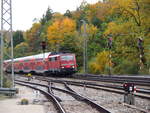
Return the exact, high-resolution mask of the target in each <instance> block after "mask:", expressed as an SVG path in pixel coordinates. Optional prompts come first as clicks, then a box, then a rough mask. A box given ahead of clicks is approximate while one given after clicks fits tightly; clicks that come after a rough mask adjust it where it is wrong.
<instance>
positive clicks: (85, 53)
mask: <svg viewBox="0 0 150 113" xmlns="http://www.w3.org/2000/svg"><path fill="white" fill-rule="evenodd" d="M81 22H83V26H84V32H83V37H84V41H83V71H84V73H87V34H86V22H85V20H81Z"/></svg>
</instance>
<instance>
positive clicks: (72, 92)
mask: <svg viewBox="0 0 150 113" xmlns="http://www.w3.org/2000/svg"><path fill="white" fill-rule="evenodd" d="M17 81H20V82H24V83H28V84H34V85H40V86H47V87H48V85H43V84H39V83H31V82H27V81H21V80H17ZM65 86H66V85H65ZM51 88H52V89H54V90H58V91H62V92H65V93H68V94H70V95H71V96H72V97H74V98H75V99H77V100H78V101H84V102H86V103H87V104H90V105H91V106H92V107H95V108H96V109H97V110H98V111H100V112H102V113H111V112H109V111H108V110H106V109H105V108H104V107H102V106H100V105H98V104H96V103H95V102H93V101H91V100H90V99H88V98H86V97H84V96H81V95H79V94H77V93H76V92H74V91H69V90H65V89H61V88H56V87H53V86H51Z"/></svg>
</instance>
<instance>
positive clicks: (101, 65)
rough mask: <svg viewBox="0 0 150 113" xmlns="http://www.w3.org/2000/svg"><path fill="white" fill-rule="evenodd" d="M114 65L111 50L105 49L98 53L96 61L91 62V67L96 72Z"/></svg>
mask: <svg viewBox="0 0 150 113" xmlns="http://www.w3.org/2000/svg"><path fill="white" fill-rule="evenodd" d="M109 65H110V66H112V62H111V60H110V59H109V52H108V51H103V52H100V53H98V54H97V56H96V59H95V61H93V62H91V63H90V64H89V66H90V69H91V70H92V72H94V73H103V72H104V71H105V69H106V67H108V66H109Z"/></svg>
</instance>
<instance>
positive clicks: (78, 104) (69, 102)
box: [53, 84, 99, 113]
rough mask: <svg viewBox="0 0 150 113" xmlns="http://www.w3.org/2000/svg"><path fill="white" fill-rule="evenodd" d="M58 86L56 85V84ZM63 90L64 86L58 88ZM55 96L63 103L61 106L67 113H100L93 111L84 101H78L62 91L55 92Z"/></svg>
mask: <svg viewBox="0 0 150 113" xmlns="http://www.w3.org/2000/svg"><path fill="white" fill-rule="evenodd" d="M55 86H56V84H55ZM58 87H59V88H62V87H63V86H62V85H59V86H58ZM53 93H54V95H55V96H57V97H59V98H60V99H61V100H62V101H61V104H62V106H63V107H64V109H65V110H66V112H67V113H81V112H82V113H99V112H98V111H97V110H96V109H92V107H91V106H90V105H87V104H86V103H84V102H82V101H77V100H76V99H74V98H73V97H72V96H70V95H68V94H66V93H62V92H60V91H56V90H53Z"/></svg>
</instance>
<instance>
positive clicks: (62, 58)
mask: <svg viewBox="0 0 150 113" xmlns="http://www.w3.org/2000/svg"><path fill="white" fill-rule="evenodd" d="M61 60H74V56H71V55H67V56H61Z"/></svg>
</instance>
